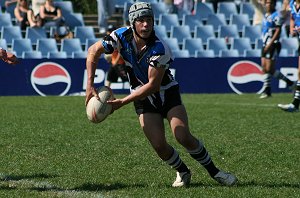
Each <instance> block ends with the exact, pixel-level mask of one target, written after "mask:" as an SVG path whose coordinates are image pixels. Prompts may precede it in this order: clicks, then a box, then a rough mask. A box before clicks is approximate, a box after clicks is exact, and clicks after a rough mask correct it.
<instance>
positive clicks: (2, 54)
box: [0, 47, 19, 65]
mask: <svg viewBox="0 0 300 198" xmlns="http://www.w3.org/2000/svg"><path fill="white" fill-rule="evenodd" d="M0 59H1V60H2V61H4V62H6V63H8V64H11V65H15V64H18V63H19V60H18V58H17V57H16V55H14V54H13V53H10V52H7V51H6V50H5V49H2V48H1V47H0Z"/></svg>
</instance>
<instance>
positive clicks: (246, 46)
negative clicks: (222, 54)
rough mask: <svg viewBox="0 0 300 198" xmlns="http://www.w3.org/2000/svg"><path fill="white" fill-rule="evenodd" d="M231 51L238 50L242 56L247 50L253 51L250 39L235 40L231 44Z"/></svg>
mask: <svg viewBox="0 0 300 198" xmlns="http://www.w3.org/2000/svg"><path fill="white" fill-rule="evenodd" d="M230 49H236V50H238V52H239V54H240V56H242V55H244V51H245V50H250V49H252V47H251V42H250V39H249V38H247V37H245V38H234V39H233V40H232V43H231V48H230Z"/></svg>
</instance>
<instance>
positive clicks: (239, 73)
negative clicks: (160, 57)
mask: <svg viewBox="0 0 300 198" xmlns="http://www.w3.org/2000/svg"><path fill="white" fill-rule="evenodd" d="M297 64H298V58H296V57H294V58H293V57H291V58H279V59H277V61H276V69H278V70H279V71H281V72H282V73H283V74H284V75H286V76H287V77H288V78H290V79H291V80H292V81H296V80H297V67H298V65H297ZM108 67H109V65H108V64H107V62H106V60H104V59H100V60H99V64H98V67H97V69H96V74H95V86H96V87H100V86H103V85H104V82H105V78H106V73H107V70H108ZM170 69H171V72H172V73H173V75H174V76H175V78H176V80H177V81H178V82H179V83H180V89H181V92H182V93H237V94H243V93H261V92H262V87H263V73H262V71H261V67H260V58H252V59H251V58H247V59H244V58H178V59H175V61H174V63H173V64H172V65H171V67H170ZM86 81H87V72H86V67H85V59H26V60H21V63H20V64H18V65H15V66H11V65H8V64H6V63H4V62H0V95H1V96H17V95H40V96H50V95H56V96H65V95H84V94H85V90H86ZM111 87H112V89H113V91H114V93H129V84H128V83H127V82H126V83H122V82H121V80H120V81H119V82H117V83H112V86H111ZM272 91H273V92H274V93H276V92H288V91H289V90H288V89H287V86H286V83H285V82H283V81H278V80H277V79H274V78H273V80H272Z"/></svg>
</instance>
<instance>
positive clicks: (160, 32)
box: [154, 25, 168, 38]
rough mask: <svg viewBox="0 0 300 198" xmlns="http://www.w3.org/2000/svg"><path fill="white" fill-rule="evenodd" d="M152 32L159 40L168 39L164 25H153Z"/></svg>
mask: <svg viewBox="0 0 300 198" xmlns="http://www.w3.org/2000/svg"><path fill="white" fill-rule="evenodd" d="M154 30H155V34H156V35H157V36H158V37H159V38H168V34H167V30H166V26H164V25H155V26H154Z"/></svg>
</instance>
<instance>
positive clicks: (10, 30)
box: [1, 26, 23, 46]
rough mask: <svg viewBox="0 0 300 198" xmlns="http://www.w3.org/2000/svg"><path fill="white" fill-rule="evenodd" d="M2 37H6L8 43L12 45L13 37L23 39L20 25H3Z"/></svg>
mask: <svg viewBox="0 0 300 198" xmlns="http://www.w3.org/2000/svg"><path fill="white" fill-rule="evenodd" d="M1 32H2V34H1V39H5V40H6V43H7V45H9V46H11V44H12V40H13V39H22V38H23V37H22V32H21V28H20V26H10V27H9V26H8V27H2V31H1Z"/></svg>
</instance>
